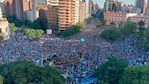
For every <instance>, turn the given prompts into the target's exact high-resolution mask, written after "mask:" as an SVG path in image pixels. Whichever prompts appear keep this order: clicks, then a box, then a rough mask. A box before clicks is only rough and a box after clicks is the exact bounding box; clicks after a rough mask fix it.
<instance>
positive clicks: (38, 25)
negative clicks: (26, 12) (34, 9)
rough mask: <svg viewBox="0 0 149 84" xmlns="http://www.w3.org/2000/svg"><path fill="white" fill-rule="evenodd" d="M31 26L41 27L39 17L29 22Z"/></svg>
mask: <svg viewBox="0 0 149 84" xmlns="http://www.w3.org/2000/svg"><path fill="white" fill-rule="evenodd" d="M31 28H33V29H42V27H41V22H40V20H39V19H37V20H34V21H33V22H32V24H31Z"/></svg>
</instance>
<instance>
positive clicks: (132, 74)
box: [95, 57, 149, 84]
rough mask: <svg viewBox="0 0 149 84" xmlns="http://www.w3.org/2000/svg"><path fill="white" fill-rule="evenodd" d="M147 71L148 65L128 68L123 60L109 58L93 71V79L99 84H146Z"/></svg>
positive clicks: (148, 74) (148, 73) (148, 81)
mask: <svg viewBox="0 0 149 84" xmlns="http://www.w3.org/2000/svg"><path fill="white" fill-rule="evenodd" d="M148 71H149V65H147V66H128V64H127V63H126V62H125V61H124V60H122V59H117V58H115V57H111V58H109V59H108V61H107V62H106V63H105V64H103V65H101V66H100V67H99V68H98V69H97V70H96V71H95V77H98V78H99V84H148V83H149V80H148V77H149V72H148Z"/></svg>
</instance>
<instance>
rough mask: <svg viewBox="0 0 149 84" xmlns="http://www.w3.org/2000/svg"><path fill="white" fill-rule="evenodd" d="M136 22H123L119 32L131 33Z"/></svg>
mask: <svg viewBox="0 0 149 84" xmlns="http://www.w3.org/2000/svg"><path fill="white" fill-rule="evenodd" d="M136 28H137V26H136V24H135V23H125V24H124V26H123V27H122V28H121V33H122V34H123V35H129V34H133V33H135V31H136Z"/></svg>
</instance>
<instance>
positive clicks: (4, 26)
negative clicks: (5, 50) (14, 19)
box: [0, 7, 10, 40]
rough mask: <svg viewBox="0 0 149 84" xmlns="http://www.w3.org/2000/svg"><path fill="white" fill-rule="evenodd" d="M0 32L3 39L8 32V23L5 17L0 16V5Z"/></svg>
mask: <svg viewBox="0 0 149 84" xmlns="http://www.w3.org/2000/svg"><path fill="white" fill-rule="evenodd" d="M0 34H2V36H3V39H4V40H7V39H8V38H9V34H10V30H9V23H8V21H7V19H6V18H3V17H2V10H1V7H0Z"/></svg>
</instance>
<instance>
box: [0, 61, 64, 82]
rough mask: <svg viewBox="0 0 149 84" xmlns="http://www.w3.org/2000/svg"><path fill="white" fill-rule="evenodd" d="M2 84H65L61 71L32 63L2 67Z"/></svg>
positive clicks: (15, 63) (10, 64) (17, 63)
mask: <svg viewBox="0 0 149 84" xmlns="http://www.w3.org/2000/svg"><path fill="white" fill-rule="evenodd" d="M0 75H1V76H0V84H64V82H65V79H64V78H63V77H62V76H61V71H59V70H58V69H55V68H53V67H49V66H47V67H39V66H37V65H35V64H34V63H32V62H25V61H22V62H13V63H9V64H4V65H1V66H0Z"/></svg>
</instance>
